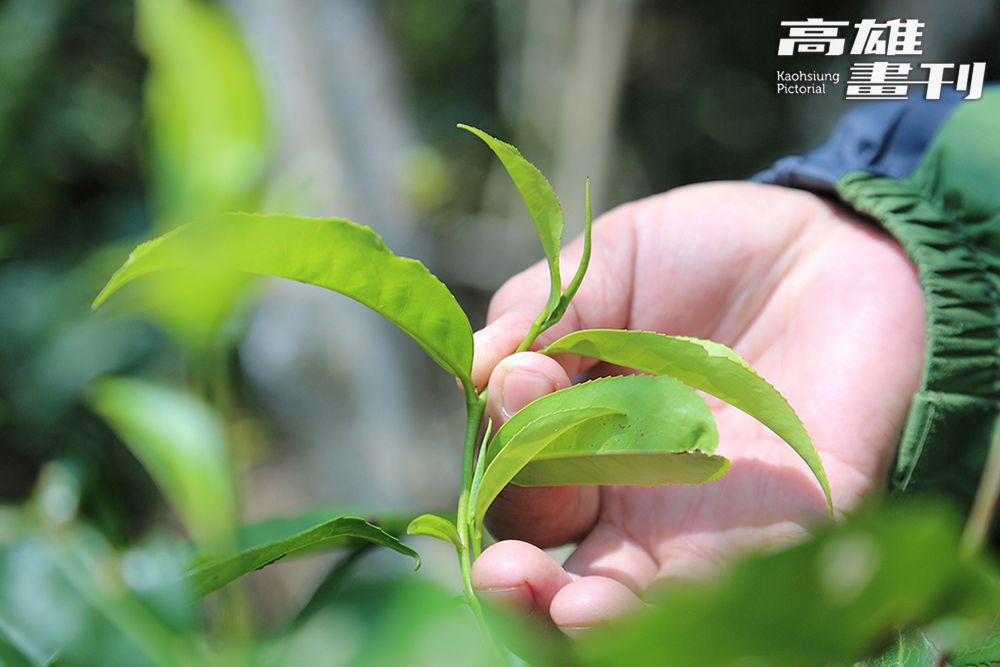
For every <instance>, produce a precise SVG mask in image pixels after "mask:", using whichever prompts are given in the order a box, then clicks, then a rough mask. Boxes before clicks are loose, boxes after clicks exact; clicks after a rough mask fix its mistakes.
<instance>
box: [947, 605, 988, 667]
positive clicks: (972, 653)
mask: <svg viewBox="0 0 1000 667" xmlns="http://www.w3.org/2000/svg"><path fill="white" fill-rule="evenodd" d="M948 664H949V665H952V666H953V667H981V666H983V665H994V664H1000V612H998V614H997V615H995V616H994V617H993V619H992V623H989V624H988V626H987V628H986V630H985V631H980V632H977V633H975V634H974V636H973V637H970V638H967V639H966V641H965V642H964V643H963V644H962V645H960V646H956V647H954V648H953V649H952V650H951V651H949V658H948Z"/></svg>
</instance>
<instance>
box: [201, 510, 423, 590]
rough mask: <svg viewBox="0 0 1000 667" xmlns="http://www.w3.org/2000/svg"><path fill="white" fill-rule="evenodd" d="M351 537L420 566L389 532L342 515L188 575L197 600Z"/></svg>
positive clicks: (259, 545) (216, 562) (211, 563)
mask: <svg viewBox="0 0 1000 667" xmlns="http://www.w3.org/2000/svg"><path fill="white" fill-rule="evenodd" d="M292 525H294V523H293V524H292ZM272 528H274V526H272ZM272 534H273V533H272ZM350 538H360V539H363V540H367V541H369V542H372V543H374V544H378V545H380V546H383V547H388V548H390V549H393V550H394V551H398V552H399V553H401V554H404V555H406V556H411V557H412V558H413V559H414V560H415V561H416V563H417V567H420V556H419V555H418V554H417V552H416V551H414V550H413V549H411V548H410V547H408V546H406V545H405V544H403V543H401V542H400V541H399V540H397V539H396V538H395V537H393V536H392V535H390V534H389V533H387V532H385V531H384V530H382V529H381V528H379V527H378V526H373V525H372V524H370V523H368V522H367V521H365V520H364V519H358V518H355V517H344V516H342V517H337V518H336V519H332V520H329V521H325V522H323V523H321V524H319V525H316V526H312V527H311V528H309V529H307V530H303V531H300V532H296V533H294V534H290V535H288V536H287V537H285V538H282V539H275V540H273V541H270V542H267V543H265V544H258V545H246V546H244V548H243V549H242V550H241V552H240V553H238V554H236V555H234V556H229V557H223V558H222V559H221V560H216V561H212V562H207V563H202V564H199V565H198V566H197V567H195V569H193V570H192V571H191V572H189V573H188V579H189V580H190V581H191V586H192V588H193V589H194V590H195V592H196V594H197V595H198V597H204V596H205V595H208V594H209V593H211V592H213V591H216V590H218V589H220V588H222V587H223V586H225V585H226V584H229V583H230V582H233V581H235V580H237V579H239V578H240V577H242V576H243V575H245V574H247V573H249V572H253V571H254V570H259V569H260V568H262V567H264V566H266V565H270V564H271V563H273V562H275V561H277V560H279V559H281V558H284V557H286V556H291V555H299V554H302V553H313V552H315V551H318V550H320V549H332V548H335V547H339V546H343V545H344V544H345V543H346V542H347V540H348V539H350Z"/></svg>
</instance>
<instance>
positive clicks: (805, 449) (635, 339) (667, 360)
mask: <svg viewBox="0 0 1000 667" xmlns="http://www.w3.org/2000/svg"><path fill="white" fill-rule="evenodd" d="M542 352H543V353H545V354H550V355H551V354H576V355H580V356H583V357H591V358H593V359H600V360H601V361H606V362H608V363H612V364H617V365H620V366H625V367H627V368H634V369H635V370H638V371H643V372H646V373H655V374H657V375H668V376H670V377H673V378H676V379H678V380H680V381H681V382H683V383H685V384H687V385H690V386H692V387H695V388H696V389H701V390H702V391H704V392H706V393H709V394H711V395H713V396H715V397H716V398H720V399H722V400H723V401H725V402H727V403H729V404H730V405H732V406H734V407H737V408H739V409H740V410H742V411H743V412H745V413H747V414H748V415H750V416H751V417H754V418H755V419H757V420H758V421H760V422H761V423H762V424H764V425H765V426H767V427H768V428H769V429H771V430H772V431H774V432H775V433H776V434H777V435H778V436H780V437H781V438H782V439H783V440H784V441H785V442H787V443H788V444H789V445H790V446H791V448H792V449H794V450H795V451H796V453H798V455H799V456H800V457H802V460H803V461H805V462H806V465H808V466H809V469H810V470H811V471H812V473H813V474H814V475H815V476H816V479H817V480H818V481H819V483H820V486H822V487H823V493H824V494H825V495H826V500H827V504H828V505H829V506H830V511H831V513H832V512H833V501H832V499H831V497H830V485H829V482H827V479H826V471H825V470H824V469H823V462H822V461H821V460H820V458H819V452H817V451H816V446H815V445H814V444H813V442H812V439H811V438H810V437H809V434H808V433H807V432H806V429H805V427H804V426H803V425H802V421H801V420H800V419H799V417H798V415H796V414H795V411H794V410H793V409H792V406H790V405H789V404H788V401H787V400H785V397H784V396H782V395H781V394H780V393H779V392H778V390H777V389H775V388H774V387H773V386H771V384H770V383H769V382H768V381H767V380H765V379H764V378H762V377H761V376H760V375H758V374H757V371H755V370H754V369H753V368H751V367H750V365H749V364H747V362H745V361H744V360H743V359H742V358H741V357H740V356H739V355H737V354H736V353H735V352H733V351H732V350H730V349H729V348H728V347H726V346H725V345H720V344H719V343H714V342H712V341H708V340H701V339H698V338H687V337H682V336H666V335H664V334H659V333H651V332H648V331H620V330H614V329H591V330H585V331H577V332H574V333H571V334H569V335H567V336H563V337H562V338H560V339H559V340H557V341H555V342H554V343H552V344H551V345H549V346H548V347H546V348H545V349H544V350H542Z"/></svg>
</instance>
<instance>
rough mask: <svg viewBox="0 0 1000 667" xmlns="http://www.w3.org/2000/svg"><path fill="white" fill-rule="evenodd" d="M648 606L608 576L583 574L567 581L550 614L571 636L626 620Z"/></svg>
mask: <svg viewBox="0 0 1000 667" xmlns="http://www.w3.org/2000/svg"><path fill="white" fill-rule="evenodd" d="M647 609H648V607H647V606H646V603H645V602H643V601H642V600H641V599H640V598H639V596H637V595H636V594H635V593H634V592H632V589H630V588H629V587H628V586H626V585H624V584H622V583H621V582H619V581H616V580H614V579H611V578H609V577H598V576H594V577H581V578H580V579H577V580H576V581H574V582H572V583H570V584H567V585H566V586H564V587H563V588H562V589H560V590H559V592H558V593H557V594H556V595H555V596H554V597H553V598H552V600H551V602H550V603H549V617H550V618H551V619H552V622H553V623H554V624H555V625H556V626H557V627H558V628H559V629H560V630H562V632H563V634H565V635H567V636H568V637H570V638H571V639H577V640H578V639H582V638H583V637H585V636H586V635H587V634H588V633H589V632H591V631H592V630H594V629H595V628H600V627H606V626H609V625H610V626H614V625H620V624H624V623H627V622H628V621H629V620H630V619H632V618H634V617H635V616H638V615H639V614H641V613H643V612H644V611H646V610H647Z"/></svg>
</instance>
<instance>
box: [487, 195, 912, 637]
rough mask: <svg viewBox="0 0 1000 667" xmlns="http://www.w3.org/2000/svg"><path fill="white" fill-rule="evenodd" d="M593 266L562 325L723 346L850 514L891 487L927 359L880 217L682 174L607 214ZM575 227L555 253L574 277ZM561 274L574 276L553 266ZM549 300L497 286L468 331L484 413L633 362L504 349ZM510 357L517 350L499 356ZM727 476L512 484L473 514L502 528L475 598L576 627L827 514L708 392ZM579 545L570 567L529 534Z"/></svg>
mask: <svg viewBox="0 0 1000 667" xmlns="http://www.w3.org/2000/svg"><path fill="white" fill-rule="evenodd" d="M593 236H594V239H593V254H592V257H591V262H590V268H589V270H588V273H587V277H586V278H585V280H584V282H583V284H582V286H581V288H580V290H579V292H578V293H577V295H576V298H575V299H574V300H573V302H572V304H571V306H570V308H569V309H568V311H567V312H566V314H565V316H564V317H563V319H562V321H561V322H560V323H559V324H557V325H556V326H555V327H553V328H552V329H550V330H549V331H547V332H545V333H544V334H543V335H542V336H541V337H540V338H539V340H538V341H536V343H535V345H534V349H539V348H541V347H542V346H543V345H544V344H546V343H548V342H551V341H553V340H555V339H556V338H558V337H560V336H562V335H565V334H567V333H569V332H571V331H575V330H578V329H584V328H620V329H640V330H646V331H657V332H661V333H666V334H672V335H686V336H695V337H699V338H707V339H711V340H714V341H717V342H720V343H723V344H725V345H728V346H729V347H731V348H732V349H733V350H735V351H736V352H737V353H738V354H740V355H741V356H742V357H743V358H744V359H746V360H747V362H748V363H749V364H750V365H751V366H753V367H754V368H755V369H757V371H758V372H759V373H760V374H761V375H762V376H763V377H764V378H766V379H767V380H768V381H769V382H771V384H773V385H774V386H775V387H776V388H777V389H778V390H779V391H780V392H781V393H782V394H783V395H784V396H785V397H786V398H787V399H788V401H789V403H790V404H791V405H792V407H793V408H794V409H795V410H796V411H797V412H798V414H799V416H800V417H801V418H802V421H803V423H804V425H805V427H806V429H807V431H808V432H809V433H810V435H811V436H812V438H813V441H814V443H815V445H816V447H817V450H818V451H819V454H820V457H821V458H822V460H823V464H824V466H825V468H826V473H827V477H828V479H829V483H830V487H831V491H832V493H833V503H834V507H835V511H836V512H837V513H843V512H845V511H847V510H849V509H850V508H851V507H853V506H854V505H855V504H857V502H858V501H859V500H860V499H861V498H863V497H865V496H866V495H869V494H871V493H872V492H877V491H878V490H879V489H880V488H881V487H882V486H884V480H885V479H886V477H887V471H888V467H889V465H890V463H891V461H892V458H893V455H894V452H895V447H896V444H897V442H898V439H899V435H900V432H901V430H902V425H903V421H904V419H905V416H906V412H907V409H908V407H909V403H910V399H911V397H912V395H913V393H914V392H915V391H916V389H917V387H918V384H919V379H920V373H921V369H922V365H923V349H924V303H923V294H922V291H921V289H920V286H919V284H918V282H917V276H916V270H915V268H914V267H913V265H912V264H911V263H910V262H909V260H908V259H907V258H906V256H905V254H904V253H903V251H902V250H901V248H900V247H899V246H898V244H896V242H895V241H893V240H892V239H891V238H890V237H889V236H888V235H886V234H885V233H884V232H883V231H881V230H879V229H876V228H875V227H874V226H872V225H870V224H868V223H866V222H864V221H861V220H860V219H858V218H856V217H855V216H854V215H853V214H851V213H849V212H846V211H845V210H843V209H841V208H838V207H837V206H835V205H833V204H830V203H828V202H826V201H824V200H823V199H821V198H819V197H817V196H815V195H812V194H809V193H806V192H801V191H795V190H789V189H785V188H780V187H776V186H766V185H756V184H751V183H713V184H705V185H699V186H691V187H686V188H679V189H677V190H673V191H671V192H669V193H666V194H663V195H659V196H656V197H653V198H650V199H645V200H642V201H639V202H636V203H633V204H629V205H626V206H623V207H620V208H618V209H615V210H614V211H612V212H610V213H608V214H607V215H605V216H604V217H603V218H602V219H601V220H599V221H598V223H597V224H596V225H595V227H594V232H593ZM581 251H582V243H581V242H580V240H579V239H578V240H577V241H576V242H575V243H574V244H573V245H571V246H570V247H568V248H567V249H566V251H565V252H564V256H563V261H562V264H563V266H564V268H566V269H567V270H568V271H570V272H572V271H573V270H574V269H575V267H576V262H577V261H578V258H579V256H580V254H581ZM564 280H568V276H564ZM547 295H548V277H547V268H546V267H545V266H544V264H539V265H536V266H534V267H532V268H530V269H528V270H527V271H525V272H523V273H521V274H519V275H517V276H515V277H514V278H512V279H511V280H510V281H508V282H507V283H506V284H505V285H504V286H503V287H502V288H501V289H500V290H499V291H498V292H497V294H496V295H495V296H494V298H493V301H492V302H491V304H490V310H489V314H488V317H487V321H488V324H487V326H486V328H484V329H483V330H482V331H480V332H478V333H477V334H476V356H475V365H474V367H473V381H474V382H475V383H476V384H477V386H478V387H480V388H482V387H483V386H485V385H487V383H488V386H489V393H488V403H487V413H488V414H489V415H490V416H491V417H492V419H493V420H494V427H498V426H499V425H500V424H501V423H502V422H503V421H504V420H505V419H506V417H508V416H509V415H511V414H513V413H514V412H516V411H517V410H518V409H520V408H521V407H523V406H524V405H526V404H527V403H528V402H530V401H531V400H533V399H535V398H538V397H540V396H542V395H544V394H546V393H549V392H551V391H554V390H556V389H562V388H564V387H567V386H569V385H570V384H571V378H576V377H578V376H580V375H581V374H584V375H585V376H587V377H596V376H601V375H610V374H616V373H621V372H627V371H625V369H620V368H612V367H609V366H608V365H607V364H595V363H594V362H593V360H586V359H581V358H579V357H570V356H565V357H560V358H558V359H550V358H548V357H545V356H543V355H540V354H537V353H534V352H524V353H520V354H514V355H512V353H513V351H514V350H515V348H516V347H517V345H518V343H519V342H520V341H521V339H522V338H523V337H524V335H525V334H526V333H527V331H528V328H529V327H530V324H531V321H532V320H533V319H534V318H535V316H536V315H537V314H538V312H539V310H540V309H541V307H542V304H543V303H544V302H545V299H546V297H547ZM510 355H512V356H510ZM708 401H709V405H710V406H711V408H712V411H713V414H714V416H715V418H716V421H717V424H718V429H719V446H718V450H717V453H718V454H720V455H722V456H726V457H727V458H729V459H730V460H731V467H730V470H729V472H728V473H727V474H726V475H725V476H724V477H723V478H722V479H720V480H718V481H716V482H712V483H709V484H703V485H695V486H664V487H656V488H647V487H624V486H622V487H541V488H521V487H516V486H508V487H507V488H506V489H505V490H504V492H503V493H502V494H501V495H500V496H499V497H498V498H497V499H496V501H495V502H494V504H493V507H492V508H491V509H490V511H489V513H488V514H487V517H486V524H487V527H488V528H489V529H490V532H491V533H492V534H493V535H494V536H495V537H497V538H498V539H501V540H505V541H501V542H499V543H497V544H495V545H493V546H491V547H490V548H489V549H487V550H486V551H484V552H483V554H482V555H481V556H480V558H479V559H477V561H476V562H475V563H474V565H473V572H472V576H473V584H474V586H475V587H476V590H477V595H478V596H479V597H480V599H481V600H482V602H483V603H484V604H485V605H486V606H487V607H488V608H490V609H492V610H493V611H495V612H499V613H500V614H502V615H506V616H509V617H513V618H518V617H531V619H532V620H533V621H535V622H536V623H538V624H539V625H541V626H552V625H554V626H555V627H558V628H559V629H561V630H562V631H563V632H564V633H566V634H569V635H571V636H578V635H581V634H585V633H586V632H587V630H588V629H590V628H593V627H595V626H598V625H602V624H608V623H611V624H613V623H615V622H616V621H620V620H621V619H623V618H626V617H628V616H630V615H632V614H635V613H639V612H641V610H642V609H644V606H645V605H644V603H643V601H642V596H643V595H644V594H645V593H647V592H648V591H649V590H650V589H651V588H653V587H659V586H663V585H669V582H670V581H671V580H676V579H684V578H690V577H694V576H699V575H702V574H704V573H706V572H709V571H711V570H712V569H714V568H718V567H721V566H724V564H725V562H726V560H727V559H728V558H729V557H731V556H732V555H733V554H734V553H737V552H739V551H740V550H745V549H747V548H750V547H755V548H766V547H769V546H774V545H781V544H784V543H787V542H789V541H794V540H796V539H799V538H801V537H802V536H803V535H805V534H806V533H807V531H808V526H809V525H810V524H811V523H813V522H815V521H817V520H821V519H822V518H823V517H824V516H826V515H827V507H826V501H825V499H824V496H823V493H822V491H821V489H820V487H819V485H818V483H817V482H816V480H815V479H814V478H813V477H812V475H811V473H810V472H809V470H808V468H807V467H806V465H805V463H804V462H802V461H801V459H799V458H798V456H797V455H796V454H795V453H794V452H793V451H792V450H791V448H789V447H788V446H787V445H785V444H784V443H783V442H782V441H781V440H780V439H779V438H778V437H777V436H776V435H774V434H773V433H772V432H771V431H770V430H768V429H767V428H766V427H764V426H763V425H761V424H760V423H758V422H756V421H755V420H754V419H752V418H751V417H749V416H747V415H745V414H744V413H742V412H740V411H739V410H738V409H736V408H733V407H732V406H729V405H728V404H725V403H722V402H721V401H718V400H715V399H712V398H711V397H709V398H708ZM571 542H579V544H578V546H577V548H576V550H575V551H574V552H573V553H572V554H571V555H570V557H569V558H568V560H567V561H566V563H565V564H564V565H563V566H560V565H558V564H557V563H556V562H555V561H554V560H552V559H551V558H550V557H549V556H548V555H547V554H545V553H544V552H542V551H541V549H540V548H546V547H552V546H558V545H561V544H567V543H571Z"/></svg>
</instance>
